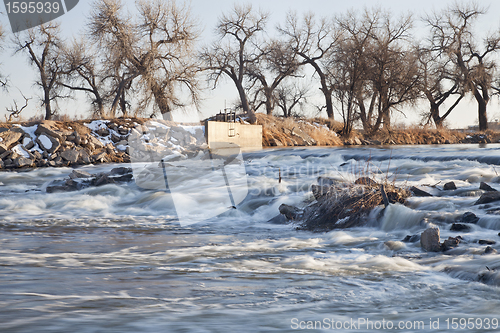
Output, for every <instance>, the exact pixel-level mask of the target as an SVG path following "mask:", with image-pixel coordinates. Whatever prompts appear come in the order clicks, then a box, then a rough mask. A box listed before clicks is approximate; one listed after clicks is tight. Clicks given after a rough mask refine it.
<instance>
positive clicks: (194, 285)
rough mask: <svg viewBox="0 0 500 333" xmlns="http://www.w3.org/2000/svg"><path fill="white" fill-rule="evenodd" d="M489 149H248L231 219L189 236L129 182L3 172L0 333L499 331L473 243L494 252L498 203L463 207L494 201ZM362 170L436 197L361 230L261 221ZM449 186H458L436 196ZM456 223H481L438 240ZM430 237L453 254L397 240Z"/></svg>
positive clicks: (493, 295) (159, 198) (498, 303)
mask: <svg viewBox="0 0 500 333" xmlns="http://www.w3.org/2000/svg"><path fill="white" fill-rule="evenodd" d="M499 148H500V145H497V144H489V145H486V146H478V145H446V146H404V147H391V148H374V147H356V148H342V147H340V148H339V147H333V148H307V149H305V148H289V149H266V150H261V151H254V152H246V153H244V155H243V156H244V163H245V168H246V170H247V181H248V187H249V194H248V196H247V197H246V198H245V199H244V200H243V202H241V203H240V204H239V205H238V208H237V209H230V210H228V211H227V212H225V213H224V214H222V215H219V216H216V217H212V218H210V219H208V220H205V221H202V222H199V223H193V224H188V225H182V224H179V222H178V219H177V217H176V211H175V209H174V207H173V205H172V197H171V194H170V193H167V191H162V190H147V189H143V188H141V187H139V186H137V184H135V183H134V182H132V183H127V184H121V185H117V184H109V185H105V186H101V187H97V188H87V189H84V190H81V191H75V192H65V193H46V192H45V191H44V188H45V187H46V186H47V184H48V183H49V182H50V181H52V180H54V179H61V178H64V177H66V176H67V175H68V174H69V173H70V172H71V171H72V169H70V168H43V169H36V170H32V171H28V172H21V171H19V172H1V173H0V184H1V186H0V193H1V197H0V215H1V216H0V232H1V234H0V326H1V329H0V330H1V331H2V332H241V333H242V332H296V331H298V330H300V329H307V328H309V329H312V330H311V331H315V332H329V331H332V328H335V329H336V330H337V331H345V332H347V331H356V332H374V331H391V327H392V328H393V329H394V330H396V328H398V330H399V331H405V332H449V331H452V330H453V328H455V326H456V328H457V329H460V328H466V329H465V331H471V332H482V331H485V332H493V331H498V327H499V322H498V320H499V318H500V313H499V311H498V309H499V308H500V299H499V297H498V295H499V286H500V275H499V274H498V273H497V272H496V270H500V256H499V255H496V254H489V255H484V254H483V253H484V250H485V247H486V245H482V244H479V243H478V240H479V239H485V240H493V241H496V242H498V241H500V237H499V236H498V232H499V231H500V215H495V214H494V213H495V211H494V210H493V211H492V208H495V207H500V203H496V204H495V203H492V204H489V205H487V206H484V205H483V206H474V205H473V204H474V202H475V201H476V200H477V199H478V197H479V196H480V195H481V193H482V191H480V190H478V188H479V183H480V182H481V181H484V182H487V183H488V184H490V185H491V186H492V187H494V188H497V189H500V177H499V175H498V174H497V172H500V168H499V167H498V165H500V149H499ZM368 159H369V160H370V162H367V160H368ZM368 163H369V164H370V165H369V167H370V170H371V175H372V176H373V177H374V178H376V179H383V178H385V177H388V178H389V179H390V180H391V181H392V180H394V181H395V182H396V184H398V185H401V186H413V185H419V186H420V185H423V184H428V185H435V184H437V185H436V188H432V187H429V188H426V190H428V191H430V192H432V193H433V194H434V195H435V196H434V197H418V198H417V197H414V198H410V199H409V201H408V205H407V206H402V205H391V206H389V208H387V209H386V211H385V213H384V215H383V217H381V218H379V219H378V220H377V221H376V223H375V224H372V225H370V226H367V227H362V228H354V229H348V230H336V231H331V232H328V233H312V232H306V231H297V230H296V227H297V225H295V224H293V223H292V224H273V223H270V222H268V221H269V220H270V219H272V218H273V217H275V216H276V215H277V214H278V207H279V206H280V205H281V204H282V203H287V204H294V205H305V204H307V201H308V200H310V198H311V196H312V195H311V192H310V191H309V186H310V185H311V184H314V183H316V179H317V177H318V176H327V177H330V178H333V179H337V180H339V181H354V180H355V178H356V177H357V176H358V175H359V170H366V166H367V165H368ZM116 166H117V165H99V166H87V167H82V170H85V171H88V172H90V173H98V172H103V171H107V170H110V169H111V168H113V167H116ZM118 166H126V165H118ZM280 174H281V178H282V181H281V183H279V181H278V178H279V175H280ZM448 181H454V182H455V184H456V185H457V187H458V189H457V190H454V191H446V192H445V191H440V190H439V187H440V186H442V185H443V184H444V183H446V182H448ZM199 190H200V191H204V188H203V184H201V185H200V188H199ZM197 208H201V209H206V210H210V209H211V208H210V204H209V203H207V207H197ZM488 210H490V212H488ZM469 211H470V212H473V213H475V214H476V215H477V216H478V217H479V218H480V219H479V221H478V223H477V224H474V225H472V229H471V230H470V232H466V233H464V232H462V233H460V232H454V231H450V230H449V229H450V223H452V222H453V221H456V220H457V219H459V218H460V216H461V215H462V214H463V213H465V212H469ZM492 212H493V213H492ZM430 224H434V225H437V226H439V228H440V229H441V238H442V239H443V238H444V239H446V238H448V237H449V236H453V237H454V236H457V235H461V236H462V237H463V241H462V243H460V245H459V246H458V247H457V248H456V249H454V250H452V251H451V253H427V252H424V251H423V250H422V249H421V248H420V243H419V242H415V243H402V242H400V241H401V240H402V239H403V238H405V236H407V235H416V234H420V233H421V232H423V230H425V228H426V227H427V226H429V225H430ZM388 241H392V243H387V244H392V246H387V245H385V244H384V243H386V242H388ZM499 244H500V243H499ZM499 244H494V245H490V246H491V247H493V248H494V249H497V250H499V249H500V246H499ZM468 318H472V321H470V320H469V319H468ZM438 321H439V322H438ZM464 323H465V326H461V325H464ZM370 325H371V326H370ZM467 325H469V326H468V327H467ZM479 325H481V326H479ZM417 326H418V327H417Z"/></svg>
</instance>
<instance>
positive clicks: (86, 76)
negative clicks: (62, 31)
mask: <svg viewBox="0 0 500 333" xmlns="http://www.w3.org/2000/svg"><path fill="white" fill-rule="evenodd" d="M98 59H99V52H97V50H96V49H95V48H94V47H92V46H91V45H90V44H89V43H87V42H86V41H85V40H84V39H80V40H76V39H75V40H73V42H72V44H71V45H70V46H69V47H66V48H64V49H63V60H64V76H63V77H62V80H61V81H60V84H61V85H62V86H64V87H66V88H68V89H70V90H73V91H81V92H84V93H86V94H87V96H89V99H90V101H91V103H92V105H93V108H94V113H95V114H97V115H99V116H100V117H101V118H104V117H106V112H105V110H104V103H105V98H106V91H105V90H104V89H105V80H106V79H108V78H110V77H111V75H109V74H107V73H104V71H103V70H102V68H100V67H99V63H98Z"/></svg>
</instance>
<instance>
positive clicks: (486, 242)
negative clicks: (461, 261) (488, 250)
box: [477, 239, 497, 245]
mask: <svg viewBox="0 0 500 333" xmlns="http://www.w3.org/2000/svg"><path fill="white" fill-rule="evenodd" d="M477 242H478V243H479V244H481V245H495V244H496V243H497V242H495V241H494V240H490V239H480V240H478V241H477Z"/></svg>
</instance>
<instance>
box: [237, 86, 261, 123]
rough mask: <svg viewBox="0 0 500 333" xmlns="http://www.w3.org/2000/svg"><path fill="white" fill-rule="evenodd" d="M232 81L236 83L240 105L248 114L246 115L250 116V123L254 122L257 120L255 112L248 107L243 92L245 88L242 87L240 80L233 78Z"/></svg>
mask: <svg viewBox="0 0 500 333" xmlns="http://www.w3.org/2000/svg"><path fill="white" fill-rule="evenodd" d="M234 83H235V84H236V88H237V89H238V94H239V96H240V101H241V107H242V108H243V112H245V113H246V114H248V117H249V118H250V123H251V124H255V123H256V122H257V118H256V117H255V112H254V111H253V110H251V109H250V105H249V104H248V98H247V94H246V93H245V88H243V85H242V84H241V82H239V81H237V80H234Z"/></svg>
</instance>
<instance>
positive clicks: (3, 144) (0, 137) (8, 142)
mask: <svg viewBox="0 0 500 333" xmlns="http://www.w3.org/2000/svg"><path fill="white" fill-rule="evenodd" d="M22 136H23V135H22V134H21V133H19V132H14V131H5V132H2V133H0V153H3V152H5V151H7V150H9V149H10V148H12V146H14V145H15V144H16V143H17V142H18V141H19V140H20V139H21V137H22Z"/></svg>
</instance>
